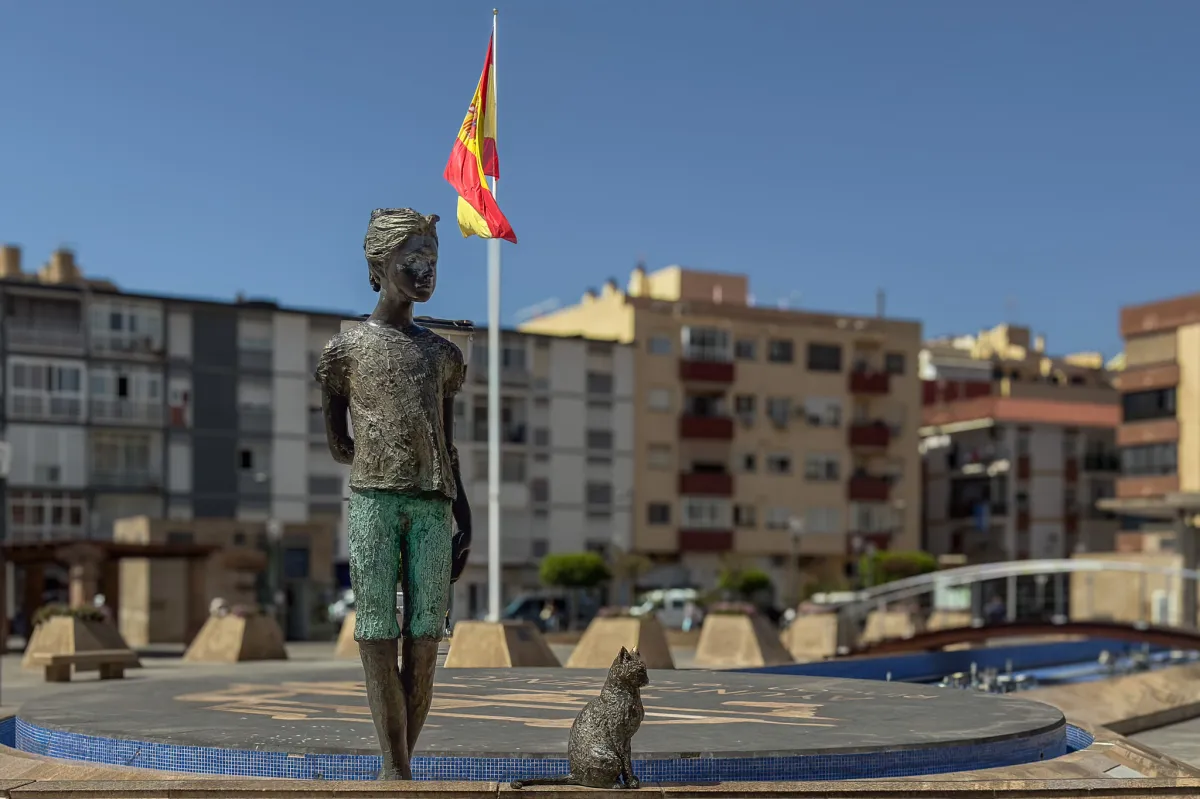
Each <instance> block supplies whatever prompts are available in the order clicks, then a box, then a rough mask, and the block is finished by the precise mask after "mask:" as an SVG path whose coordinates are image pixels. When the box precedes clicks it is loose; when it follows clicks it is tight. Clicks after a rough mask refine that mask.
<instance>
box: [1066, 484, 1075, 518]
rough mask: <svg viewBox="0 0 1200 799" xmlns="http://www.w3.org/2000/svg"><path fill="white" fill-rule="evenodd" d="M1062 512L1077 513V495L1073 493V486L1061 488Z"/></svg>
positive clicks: (1069, 514)
mask: <svg viewBox="0 0 1200 799" xmlns="http://www.w3.org/2000/svg"><path fill="white" fill-rule="evenodd" d="M1063 513H1065V514H1067V515H1068V516H1071V515H1074V514H1076V513H1079V496H1078V495H1077V494H1076V493H1075V487H1074V486H1065V487H1064V488H1063Z"/></svg>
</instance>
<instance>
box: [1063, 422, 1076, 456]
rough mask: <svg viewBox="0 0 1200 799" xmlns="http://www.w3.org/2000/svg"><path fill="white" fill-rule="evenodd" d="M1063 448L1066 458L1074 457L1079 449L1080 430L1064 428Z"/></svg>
mask: <svg viewBox="0 0 1200 799" xmlns="http://www.w3.org/2000/svg"><path fill="white" fill-rule="evenodd" d="M1062 448H1063V457H1064V458H1074V457H1075V456H1076V454H1078V451H1079V431H1078V430H1075V429H1074V428H1071V427H1068V428H1066V429H1065V430H1063V434H1062Z"/></svg>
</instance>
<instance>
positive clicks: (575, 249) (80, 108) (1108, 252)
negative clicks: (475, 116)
mask: <svg viewBox="0 0 1200 799" xmlns="http://www.w3.org/2000/svg"><path fill="white" fill-rule="evenodd" d="M492 5H493V3H492V2H490V0H489V2H476V1H475V0H457V1H456V2H396V0H391V2H375V1H374V0H354V2H341V3H335V2H332V0H330V1H329V2H323V3H315V2H306V1H299V0H298V1H297V2H288V3H285V2H282V1H281V0H271V1H269V2H267V1H263V2H243V1H242V0H236V1H235V0H205V2H201V3H184V2H162V1H161V0H120V2H81V0H20V1H19V2H18V1H17V0H0V241H8V242H13V243H19V244H22V245H24V247H25V248H26V252H27V260H28V261H29V262H36V263H41V261H42V260H44V258H45V257H46V255H47V253H48V252H49V251H50V250H51V249H52V248H54V247H55V246H56V245H58V244H60V243H67V244H70V245H72V246H74V247H75V248H76V249H77V251H78V253H79V256H80V260H81V263H82V264H83V265H84V267H85V269H87V270H88V271H90V272H93V273H96V274H102V275H105V276H108V277H111V278H113V279H115V280H116V281H117V282H118V283H119V284H121V285H122V286H124V287H126V288H130V289H139V290H148V291H163V292H172V293H184V294H195V295H201V296H213V297H223V298H230V297H232V296H233V294H234V293H235V292H236V291H237V290H239V289H240V290H242V291H244V292H246V293H247V294H249V295H261V296H271V297H275V298H277V299H279V300H280V301H282V302H285V303H288V304H294V305H301V306H314V307H327V308H334V309H347V310H354V311H360V312H365V311H367V310H369V309H370V307H371V305H372V304H373V301H374V294H372V293H371V290H370V288H369V286H368V283H367V275H366V267H365V265H364V263H363V261H362V249H361V247H362V236H363V232H364V230H365V225H366V221H367V216H368V213H369V211H370V210H371V209H372V208H374V207H377V206H396V205H409V206H412V207H415V208H418V209H420V210H422V211H425V212H435V213H438V214H440V215H441V216H442V217H443V218H444V220H445V221H444V222H443V225H442V242H443V243H442V258H441V282H440V284H439V289H438V295H437V296H436V297H435V298H434V300H433V301H432V302H431V303H430V304H429V306H428V307H427V308H426V310H427V312H429V313H433V314H438V315H445V316H453V317H459V318H464V317H466V318H475V319H483V318H484V316H485V311H486V283H485V267H484V265H485V255H484V249H485V248H484V245H483V244H482V243H481V242H480V241H478V240H477V239H470V240H467V241H463V240H461V239H460V238H459V236H458V233H457V230H456V226H455V224H454V221H453V220H454V208H455V195H454V193H453V191H452V189H450V187H449V186H448V185H447V184H446V183H445V182H444V181H443V180H442V177H441V173H442V168H443V166H444V165H445V161H446V157H447V155H448V153H449V151H450V146H451V143H452V142H453V139H454V136H455V133H456V131H457V129H458V126H459V123H460V122H461V120H462V117H463V114H464V112H465V110H466V106H467V104H468V101H469V100H470V97H471V93H472V91H473V88H474V83H475V81H476V80H477V78H478V75H479V71H480V67H481V66H482V60H483V55H484V50H485V47H486V43H487V36H488V31H489V27H490V25H491V9H492ZM500 23H501V28H500V42H499V51H498V55H499V63H498V75H499V81H500V85H499V98H500V117H499V119H500V133H499V147H500V159H501V169H502V172H503V175H504V179H503V180H502V181H501V185H500V192H499V199H500V204H501V207H502V208H503V209H504V210H505V212H506V213H507V215H508V217H509V219H510V220H511V221H512V223H513V226H514V228H515V229H516V231H517V235H518V236H519V237H520V239H521V241H520V244H518V245H517V246H508V245H505V256H504V257H505V262H504V268H505V279H504V304H505V314H504V316H505V319H506V321H511V315H512V313H514V312H515V311H517V310H518V309H520V308H522V307H525V306H528V305H530V304H533V303H536V302H538V301H541V300H545V299H547V298H552V297H557V298H560V299H561V300H563V301H564V302H573V301H575V300H576V299H577V298H578V296H579V294H580V293H581V292H582V290H583V289H584V288H586V287H588V286H589V285H599V284H600V283H601V282H602V281H603V280H604V279H605V278H607V277H609V276H616V277H617V278H618V279H619V280H621V281H622V282H624V280H625V278H626V277H627V275H628V272H629V269H630V268H631V267H633V265H634V264H635V263H636V262H637V260H638V259H639V258H644V259H645V260H646V262H647V265H648V266H650V267H652V268H653V267H658V266H663V265H667V264H670V263H682V264H685V265H689V266H694V267H699V268H709V269H717V270H728V271H745V272H748V273H749V274H750V275H751V278H752V287H753V290H754V292H755V294H756V296H757V297H758V299H759V301H760V302H763V303H766V302H770V301H773V300H775V299H778V298H780V297H785V296H788V295H792V296H793V297H798V304H799V305H800V306H802V307H808V308H816V309H822V310H842V311H852V312H871V311H872V310H873V308H874V303H875V290H876V288H877V287H883V288H884V289H886V290H887V293H888V311H889V314H895V315H902V316H907V317H914V318H919V319H922V320H923V321H924V323H925V330H926V333H927V334H929V335H933V334H940V333H947V332H969V331H973V330H975V329H977V328H979V327H982V326H987V325H990V324H993V323H996V322H998V321H1003V320H1004V318H1005V317H1007V316H1010V315H1011V316H1013V317H1014V318H1015V320H1016V321H1018V322H1021V323H1026V324H1031V325H1032V326H1034V327H1035V328H1036V329H1038V330H1039V331H1043V332H1046V333H1047V334H1048V335H1049V337H1050V345H1051V349H1053V350H1055V351H1059V352H1062V351H1067V350H1078V349H1084V348H1097V349H1102V350H1103V351H1105V352H1106V353H1108V354H1111V353H1113V352H1115V351H1117V349H1118V348H1119V338H1118V336H1117V332H1116V325H1117V309H1118V308H1119V306H1120V305H1122V304H1126V303H1130V302H1138V301H1146V300H1151V299H1156V298H1160V297H1165V296H1168V295H1172V294H1176V293H1182V292H1190V291H1195V290H1198V289H1200V276H1198V273H1197V266H1200V78H1198V76H1200V49H1197V46H1196V42H1197V41H1200V3H1197V2H1194V1H1192V0H1175V1H1171V0H1157V1H1156V2H1150V3H1133V2H1103V1H1101V2H1083V0H1075V1H1070V0H1058V1H1056V2H1053V3H1043V2H1031V1H1030V2H1005V3H978V2H976V3H963V2H958V1H956V0H948V1H947V2H904V3H883V2H824V3H815V2H814V3H809V2H801V1H800V0H784V1H783V2H767V1H766V0H755V2H733V0H729V1H728V2H723V3H716V2H696V1H693V2H687V3H683V2H666V1H665V0H661V1H660V0H656V2H645V1H644V0H628V2H611V1H610V2H606V3H583V2H561V1H560V2H532V1H531V0H519V2H508V3H506V4H505V5H504V7H502V8H501V17H500ZM36 263H35V265H36ZM1010 311H1011V313H1010Z"/></svg>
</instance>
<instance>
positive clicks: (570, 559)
mask: <svg viewBox="0 0 1200 799" xmlns="http://www.w3.org/2000/svg"><path fill="white" fill-rule="evenodd" d="M538 576H539V577H540V578H541V580H542V584H543V585H549V586H556V587H559V588H595V587H596V586H598V585H600V584H601V583H603V582H606V581H607V580H608V578H609V577H610V573H609V571H608V564H606V563H605V562H604V558H602V557H600V556H599V555H597V554H596V553H595V552H579V553H575V554H570V555H547V556H546V557H545V558H543V559H542V565H541V568H540V569H539V571H538Z"/></svg>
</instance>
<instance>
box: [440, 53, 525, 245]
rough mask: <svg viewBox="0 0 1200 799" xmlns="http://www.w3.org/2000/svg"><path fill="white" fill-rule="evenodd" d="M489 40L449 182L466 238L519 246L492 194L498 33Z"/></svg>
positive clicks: (497, 170)
mask: <svg viewBox="0 0 1200 799" xmlns="http://www.w3.org/2000/svg"><path fill="white" fill-rule="evenodd" d="M492 36H493V38H491V39H489V40H488V51H487V61H485V62H484V64H483V74H482V75H480V76H479V85H478V86H477V87H476V88H475V96H474V97H473V98H471V107H470V108H468V109H467V116H466V118H465V119H463V123H462V127H461V128H460V129H459V131H458V138H457V139H455V141H454V149H452V150H451V151H450V160H449V161H448V162H447V163H446V172H445V176H446V180H447V182H449V183H450V185H451V186H453V187H454V190H455V191H457V192H458V227H459V229H461V230H462V234H463V236H464V237H465V236H479V237H480V238H483V239H504V240H505V241H511V242H512V243H514V244H516V243H517V234H516V233H513V229H512V226H511V225H509V224H508V220H507V219H505V218H504V214H502V213H501V212H500V207H499V206H498V205H496V198H495V197H493V196H492V193H491V192H490V191H488V185H487V176H491V177H493V178H498V177H500V159H499V157H498V156H497V155H496V76H495V74H494V73H493V71H492V66H493V55H492V48H493V46H494V44H495V33H493V34H492Z"/></svg>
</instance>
